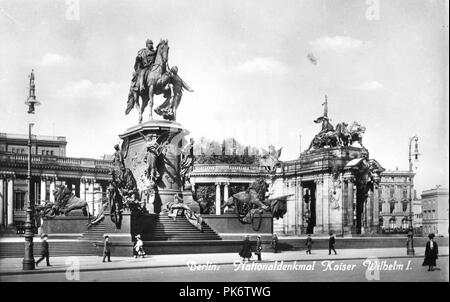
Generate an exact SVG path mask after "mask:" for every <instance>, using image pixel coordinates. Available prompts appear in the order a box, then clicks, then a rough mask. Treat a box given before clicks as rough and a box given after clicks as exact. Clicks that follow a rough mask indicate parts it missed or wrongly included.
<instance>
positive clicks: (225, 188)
mask: <svg viewBox="0 0 450 302" xmlns="http://www.w3.org/2000/svg"><path fill="white" fill-rule="evenodd" d="M229 185H230V183H229V182H226V183H225V184H224V185H223V200H224V201H227V200H228V186H229Z"/></svg>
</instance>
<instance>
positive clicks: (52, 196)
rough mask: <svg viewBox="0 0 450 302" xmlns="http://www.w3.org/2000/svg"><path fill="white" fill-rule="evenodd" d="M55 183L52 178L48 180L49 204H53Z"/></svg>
mask: <svg viewBox="0 0 450 302" xmlns="http://www.w3.org/2000/svg"><path fill="white" fill-rule="evenodd" d="M55 181H56V178H55V177H52V178H51V180H50V202H55V195H53V191H54V190H55Z"/></svg>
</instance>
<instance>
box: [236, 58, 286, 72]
mask: <svg viewBox="0 0 450 302" xmlns="http://www.w3.org/2000/svg"><path fill="white" fill-rule="evenodd" d="M234 69H235V70H236V71H238V72H241V73H248V74H256V73H259V74H269V75H283V74H286V73H287V72H288V70H289V68H288V67H287V66H286V65H285V64H284V63H282V62H280V61H278V60H276V59H274V58H271V57H257V58H253V59H251V60H248V61H246V62H244V63H242V64H241V65H238V66H236V67H235V68H234Z"/></svg>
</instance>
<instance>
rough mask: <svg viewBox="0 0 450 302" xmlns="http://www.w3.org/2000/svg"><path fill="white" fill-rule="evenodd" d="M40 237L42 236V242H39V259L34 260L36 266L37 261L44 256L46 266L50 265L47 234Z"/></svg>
mask: <svg viewBox="0 0 450 302" xmlns="http://www.w3.org/2000/svg"><path fill="white" fill-rule="evenodd" d="M41 238H42V242H41V258H39V260H38V261H36V267H37V266H38V265H39V262H41V261H42V260H44V258H45V260H46V261H47V266H51V265H50V251H49V248H48V242H47V239H48V236H47V234H42V236H41Z"/></svg>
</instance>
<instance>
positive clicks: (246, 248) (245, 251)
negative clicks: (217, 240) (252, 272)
mask: <svg viewBox="0 0 450 302" xmlns="http://www.w3.org/2000/svg"><path fill="white" fill-rule="evenodd" d="M239 256H241V257H242V261H245V259H248V261H250V258H251V257H252V244H251V242H250V236H248V235H247V236H245V238H244V242H243V244H242V248H241V251H240V252H239Z"/></svg>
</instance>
